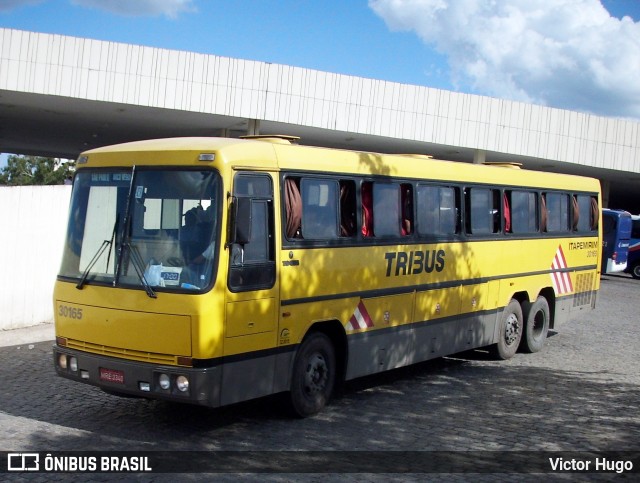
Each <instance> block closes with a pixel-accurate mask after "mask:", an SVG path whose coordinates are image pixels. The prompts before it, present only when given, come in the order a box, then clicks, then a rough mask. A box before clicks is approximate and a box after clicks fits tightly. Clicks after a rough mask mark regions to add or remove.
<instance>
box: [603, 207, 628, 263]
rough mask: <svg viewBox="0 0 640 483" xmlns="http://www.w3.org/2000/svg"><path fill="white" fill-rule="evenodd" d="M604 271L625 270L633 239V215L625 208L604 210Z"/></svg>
mask: <svg viewBox="0 0 640 483" xmlns="http://www.w3.org/2000/svg"><path fill="white" fill-rule="evenodd" d="M602 225H603V226H602V273H617V272H624V271H625V270H626V269H627V257H628V253H629V243H630V239H631V215H630V214H629V213H628V212H626V211H624V210H610V209H607V208H604V209H603V210H602Z"/></svg>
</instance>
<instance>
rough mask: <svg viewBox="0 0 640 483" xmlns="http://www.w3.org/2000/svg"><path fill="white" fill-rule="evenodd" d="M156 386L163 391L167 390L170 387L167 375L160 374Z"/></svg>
mask: <svg viewBox="0 0 640 483" xmlns="http://www.w3.org/2000/svg"><path fill="white" fill-rule="evenodd" d="M158 384H160V387H161V388H162V389H164V390H165V391H166V390H167V389H169V387H171V379H170V378H169V375H168V374H160V377H159V378H158Z"/></svg>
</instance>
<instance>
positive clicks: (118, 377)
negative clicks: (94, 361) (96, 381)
mask: <svg viewBox="0 0 640 483" xmlns="http://www.w3.org/2000/svg"><path fill="white" fill-rule="evenodd" d="M100 380H101V381H105V382H115V383H116V384H124V371H118V370H116V369H106V368H104V367H101V368H100Z"/></svg>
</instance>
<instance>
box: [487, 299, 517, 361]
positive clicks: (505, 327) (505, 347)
mask: <svg viewBox="0 0 640 483" xmlns="http://www.w3.org/2000/svg"><path fill="white" fill-rule="evenodd" d="M522 330H523V324H522V307H520V303H519V302H518V301H517V300H515V299H511V301H510V302H509V304H508V305H507V306H506V307H505V308H504V310H503V311H502V317H501V318H500V335H499V337H498V342H497V343H496V344H495V346H494V348H493V352H494V353H495V355H496V356H497V357H498V358H499V359H502V360H506V359H511V358H512V357H513V356H514V355H515V353H516V351H517V350H518V346H519V345H520V340H521V339H522Z"/></svg>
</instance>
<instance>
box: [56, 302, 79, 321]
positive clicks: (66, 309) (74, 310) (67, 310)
mask: <svg viewBox="0 0 640 483" xmlns="http://www.w3.org/2000/svg"><path fill="white" fill-rule="evenodd" d="M58 315H59V316H60V317H67V318H69V319H77V320H80V319H82V309H80V308H78V307H71V306H69V305H58Z"/></svg>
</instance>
